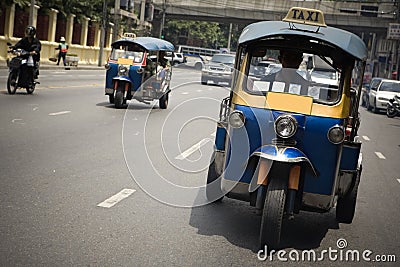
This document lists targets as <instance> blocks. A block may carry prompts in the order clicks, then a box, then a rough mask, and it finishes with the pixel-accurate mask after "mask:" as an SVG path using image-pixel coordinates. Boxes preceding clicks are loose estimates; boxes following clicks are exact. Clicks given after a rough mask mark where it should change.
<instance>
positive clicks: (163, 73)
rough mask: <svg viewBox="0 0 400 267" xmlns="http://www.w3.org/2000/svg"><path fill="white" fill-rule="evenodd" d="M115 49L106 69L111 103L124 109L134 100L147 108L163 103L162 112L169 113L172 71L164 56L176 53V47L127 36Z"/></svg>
mask: <svg viewBox="0 0 400 267" xmlns="http://www.w3.org/2000/svg"><path fill="white" fill-rule="evenodd" d="M111 47H112V50H111V54H110V57H109V59H108V62H107V64H106V65H105V68H106V70H107V73H106V88H105V94H106V95H108V97H109V102H110V103H113V104H115V107H116V108H121V107H123V106H124V104H126V101H127V100H131V99H135V100H138V101H140V102H143V103H146V104H149V102H148V101H153V100H159V106H160V108H162V109H166V108H167V106H168V99H169V93H170V89H169V84H170V80H171V75H172V69H171V68H170V67H166V66H165V64H163V62H165V61H166V59H165V58H164V53H163V52H167V51H169V52H173V51H174V45H173V44H171V43H170V42H168V41H165V40H162V39H158V38H153V37H135V35H133V34H125V35H124V38H122V39H120V40H117V41H115V42H113V43H112V44H111Z"/></svg>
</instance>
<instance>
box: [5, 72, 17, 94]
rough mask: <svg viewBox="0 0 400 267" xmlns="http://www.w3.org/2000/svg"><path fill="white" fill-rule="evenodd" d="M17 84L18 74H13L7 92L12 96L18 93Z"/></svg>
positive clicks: (8, 82) (9, 79) (9, 76)
mask: <svg viewBox="0 0 400 267" xmlns="http://www.w3.org/2000/svg"><path fill="white" fill-rule="evenodd" d="M17 84H18V81H17V73H15V72H11V73H10V74H9V75H8V79H7V91H8V93H9V94H10V95H13V94H15V91H17V87H18V86H17Z"/></svg>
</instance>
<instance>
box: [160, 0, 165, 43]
mask: <svg viewBox="0 0 400 267" xmlns="http://www.w3.org/2000/svg"><path fill="white" fill-rule="evenodd" d="M166 10H167V0H164V4H163V11H162V12H163V14H162V19H161V26H160V38H163V35H164V34H163V33H164V25H165V11H166Z"/></svg>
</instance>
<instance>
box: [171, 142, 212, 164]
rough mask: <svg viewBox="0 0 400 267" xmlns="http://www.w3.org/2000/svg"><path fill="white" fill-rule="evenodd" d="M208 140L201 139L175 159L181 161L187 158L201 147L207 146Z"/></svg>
mask: <svg viewBox="0 0 400 267" xmlns="http://www.w3.org/2000/svg"><path fill="white" fill-rule="evenodd" d="M209 141H211V140H210V138H204V139H202V140H201V141H200V142H198V143H196V144H194V145H193V146H191V147H190V148H188V149H186V150H185V151H183V152H182V153H181V154H180V155H178V156H176V157H175V159H179V160H183V159H185V158H187V157H189V156H190V155H192V154H193V153H194V152H195V151H197V150H199V149H200V148H201V147H202V146H204V145H205V144H207V143H208V142H209Z"/></svg>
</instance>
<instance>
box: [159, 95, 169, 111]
mask: <svg viewBox="0 0 400 267" xmlns="http://www.w3.org/2000/svg"><path fill="white" fill-rule="evenodd" d="M168 98H169V93H167V94H163V96H162V97H161V98H160V100H159V101H158V104H159V106H160V108H161V109H166V108H167V107H168Z"/></svg>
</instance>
